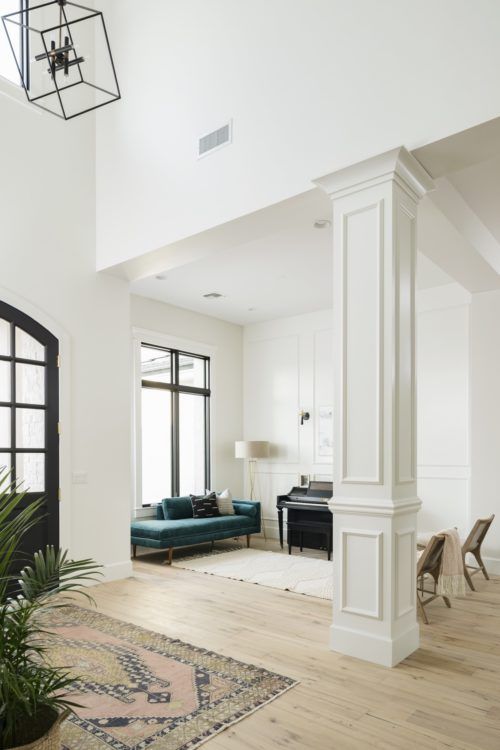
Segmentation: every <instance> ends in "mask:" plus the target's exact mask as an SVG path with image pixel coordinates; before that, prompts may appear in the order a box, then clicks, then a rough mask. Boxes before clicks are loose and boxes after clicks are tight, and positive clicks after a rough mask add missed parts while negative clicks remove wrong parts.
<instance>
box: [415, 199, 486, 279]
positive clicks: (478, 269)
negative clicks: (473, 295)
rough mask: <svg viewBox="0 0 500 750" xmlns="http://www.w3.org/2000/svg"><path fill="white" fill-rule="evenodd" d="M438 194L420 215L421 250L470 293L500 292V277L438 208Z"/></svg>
mask: <svg viewBox="0 0 500 750" xmlns="http://www.w3.org/2000/svg"><path fill="white" fill-rule="evenodd" d="M437 192H438V191H437V190H435V191H434V193H432V194H431V195H429V196H426V197H425V198H424V199H423V200H422V202H421V204H420V209H419V215H418V249H419V251H420V252H421V253H422V254H423V255H425V256H427V257H428V258H430V260H432V261H433V262H434V263H435V264H436V265H437V266H439V268H441V269H442V270H443V271H445V272H446V273H447V274H449V275H450V276H451V277H452V278H453V279H455V281H458V282H459V284H461V285H462V286H463V287H464V288H465V289H467V290H468V291H469V292H486V291H489V290H492V289H499V288H500V277H499V276H498V274H497V273H496V271H495V270H494V269H493V268H492V266H491V265H490V264H489V263H487V262H486V260H485V259H484V258H483V257H482V255H480V254H479V253H478V252H477V250H476V249H475V248H474V247H473V246H472V244H471V243H470V242H468V241H467V240H466V238H465V237H464V236H463V234H462V233H461V232H460V231H459V230H458V229H457V227H456V226H455V225H454V224H453V223H452V222H451V221H450V219H449V218H448V217H447V216H445V214H444V213H443V211H441V210H440V208H439V207H438V206H437V204H436V202H435V196H436V193H437Z"/></svg>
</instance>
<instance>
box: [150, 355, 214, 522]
mask: <svg viewBox="0 0 500 750" xmlns="http://www.w3.org/2000/svg"><path fill="white" fill-rule="evenodd" d="M140 346H141V351H142V348H143V347H145V348H149V349H154V350H155V351H158V352H165V353H166V354H168V355H170V363H171V367H170V371H171V378H170V381H171V382H170V383H162V382H159V381H156V380H148V379H147V378H145V377H143V375H142V365H141V393H142V389H143V388H154V389H159V390H164V391H169V392H170V394H171V409H170V421H171V425H170V429H171V441H170V446H171V447H170V461H171V467H172V472H171V488H170V491H171V495H170V497H179V496H180V445H179V428H180V421H179V396H180V395H181V394H183V393H187V394H194V395H198V396H202V397H203V398H204V416H205V425H204V436H205V488H206V487H210V482H211V446H210V399H211V395H212V389H211V367H210V357H209V356H207V355H204V354H196V353H195V352H188V351H185V350H184V349H173V348H172V347H168V346H160V345H158V344H152V343H149V342H147V341H141V343H140ZM182 356H185V357H192V358H193V359H198V360H202V361H203V362H204V384H205V385H204V387H203V388H200V387H196V386H189V385H182V384H181V383H180V378H179V372H180V367H179V359H180V357H182ZM140 459H141V477H142V452H141V457H140ZM142 487H143V482H142V481H141V505H140V507H141V508H151V507H152V506H153V505H156V503H144V502H143V497H142Z"/></svg>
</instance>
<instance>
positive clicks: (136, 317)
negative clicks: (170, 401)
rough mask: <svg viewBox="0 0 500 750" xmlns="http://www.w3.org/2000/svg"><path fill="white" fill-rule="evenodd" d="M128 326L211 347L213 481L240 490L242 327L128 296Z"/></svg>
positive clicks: (238, 494)
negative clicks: (237, 447) (236, 445)
mask: <svg viewBox="0 0 500 750" xmlns="http://www.w3.org/2000/svg"><path fill="white" fill-rule="evenodd" d="M131 300H132V325H133V326H134V327H137V328H142V329H147V330H149V331H155V332H157V333H162V334H168V335H170V336H174V337H176V338H181V339H190V340H191V341H194V342H199V343H202V344H206V345H208V346H210V347H213V348H214V349H215V368H214V373H213V378H212V388H213V391H214V398H213V419H212V424H211V428H212V469H213V472H212V484H213V486H214V488H215V489H219V490H221V489H224V488H226V487H229V488H230V489H231V492H232V493H233V495H234V497H241V494H242V492H243V466H242V462H241V461H238V460H237V459H235V458H234V442H235V441H236V440H241V439H242V435H243V410H242V403H243V386H242V381H243V368H242V362H243V329H242V328H241V326H238V325H234V324H233V323H226V322H224V321H222V320H218V319H217V318H212V317H208V316H207V315H200V314H198V313H194V312H191V311H190V310H184V309H182V308H180V307H174V306H172V305H166V304H164V303H163V302H156V301H154V300H150V299H146V297H138V296H135V295H133V296H132V297H131Z"/></svg>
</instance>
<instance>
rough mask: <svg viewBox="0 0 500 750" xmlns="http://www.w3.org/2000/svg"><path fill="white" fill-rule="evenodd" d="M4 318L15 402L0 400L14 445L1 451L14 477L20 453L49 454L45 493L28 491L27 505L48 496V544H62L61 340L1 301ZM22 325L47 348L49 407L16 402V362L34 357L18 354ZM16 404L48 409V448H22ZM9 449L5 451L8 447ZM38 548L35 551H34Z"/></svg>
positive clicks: (1, 448)
mask: <svg viewBox="0 0 500 750" xmlns="http://www.w3.org/2000/svg"><path fill="white" fill-rule="evenodd" d="M0 318H3V319H4V320H6V321H8V322H9V323H10V350H11V351H10V355H8V356H1V355H0V361H2V362H5V361H7V362H10V366H11V401H10V402H0V406H7V407H10V408H11V446H10V449H8V448H7V449H5V446H0V452H2V453H7V454H9V453H10V456H11V465H12V467H13V476H14V477H15V475H16V463H15V459H16V452H17V453H44V454H45V490H44V491H43V492H28V493H27V495H26V498H25V501H24V504H25V505H28V504H29V503H30V502H33V501H34V500H35V499H38V498H41V497H44V498H45V502H44V511H43V514H44V516H45V525H46V535H47V544H53V545H54V546H55V547H59V493H60V490H59V487H60V485H59V340H58V339H57V338H56V337H55V336H54V335H53V334H52V333H51V332H50V331H49V330H47V329H46V328H45V327H44V326H42V325H41V324H40V323H38V322H37V321H36V320H34V319H33V318H31V317H30V316H29V315H27V314H26V313H23V312H22V311H21V310H19V309H17V308H16V307H13V306H12V305H9V304H7V303H6V302H3V301H1V300H0ZM16 326H18V327H19V328H22V329H23V330H24V331H26V333H28V334H29V335H30V336H33V338H35V339H36V340H37V341H38V342H39V343H40V344H42V345H43V346H44V347H45V353H46V356H45V362H36V364H37V365H39V366H43V367H45V406H44V407H41V406H36V405H33V404H22V403H19V402H16V363H20V364H23V363H24V364H33V363H34V360H29V359H28V360H26V359H23V358H19V357H16V348H15V346H16V343H15V328H16ZM16 407H17V408H22V407H25V408H29V409H36V408H43V409H44V411H45V448H44V449H43V450H41V449H40V450H38V449H33V448H26V449H18V448H17V447H16V444H15V435H16ZM4 449H5V450H4ZM33 551H35V550H33Z"/></svg>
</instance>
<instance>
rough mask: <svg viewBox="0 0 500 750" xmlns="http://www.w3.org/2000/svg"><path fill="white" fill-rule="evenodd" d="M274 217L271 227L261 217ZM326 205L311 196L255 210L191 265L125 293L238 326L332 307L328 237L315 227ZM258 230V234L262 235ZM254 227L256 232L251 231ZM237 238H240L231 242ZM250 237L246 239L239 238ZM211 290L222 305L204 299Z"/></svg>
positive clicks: (325, 212) (327, 212) (326, 201)
mask: <svg viewBox="0 0 500 750" xmlns="http://www.w3.org/2000/svg"><path fill="white" fill-rule="evenodd" d="M278 212H279V214H280V221H279V224H278V227H277V226H276V222H275V221H273V220H272V219H271V217H270V216H269V215H266V216H264V215H263V214H277V213H278ZM330 213H331V204H330V200H329V199H328V198H327V197H326V196H325V195H324V194H323V193H322V192H321V191H319V190H311V191H309V192H307V193H303V194H302V195H301V196H298V197H297V198H293V199H290V201H286V202H285V203H280V204H278V205H277V206H272V207H270V208H269V209H266V210H265V211H259V212H257V213H256V214H254V215H253V217H252V226H251V227H250V226H248V224H249V219H248V217H246V223H247V230H248V231H247V232H245V233H238V235H235V234H234V233H233V242H232V243H231V244H229V245H228V246H223V241H222V239H220V246H219V249H217V250H216V251H215V252H213V253H212V254H210V255H208V256H205V257H201V258H199V259H197V260H195V261H193V262H189V263H185V264H183V265H180V266H177V267H175V268H172V269H171V270H169V271H166V272H162V273H161V274H160V275H162V276H164V279H163V280H158V279H157V278H156V276H153V277H149V278H146V279H142V280H140V281H136V282H134V283H132V291H133V292H134V293H135V294H140V295H143V296H145V297H152V298H153V299H158V300H161V301H164V302H168V303H170V304H172V305H177V306H179V307H186V308H189V309H190V310H195V311H196V312H201V313H204V314H206V315H212V316H214V317H216V318H221V319H223V320H227V321H230V322H231V323H238V324H240V325H245V324H247V323H255V322H261V321H263V320H271V319H273V318H280V317H284V316H288V315H298V314H300V313H307V312H313V311H315V310H323V309H326V308H329V307H331V306H332V274H333V270H332V251H331V247H332V231H331V227H327V228H325V229H315V228H314V226H313V224H314V222H315V221H316V220H317V219H328V218H329V216H330ZM264 227H265V230H264ZM257 228H259V229H260V231H256V229H257ZM239 235H241V236H239ZM248 236H251V237H252V239H251V240H245V238H246V237H248ZM210 292H219V293H220V294H222V295H224V296H223V297H222V299H218V300H207V299H204V298H203V295H204V294H208V293H210Z"/></svg>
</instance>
